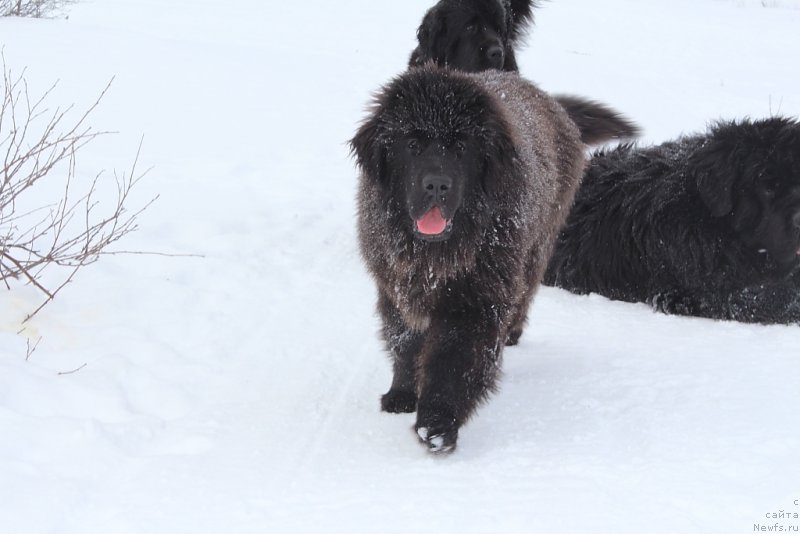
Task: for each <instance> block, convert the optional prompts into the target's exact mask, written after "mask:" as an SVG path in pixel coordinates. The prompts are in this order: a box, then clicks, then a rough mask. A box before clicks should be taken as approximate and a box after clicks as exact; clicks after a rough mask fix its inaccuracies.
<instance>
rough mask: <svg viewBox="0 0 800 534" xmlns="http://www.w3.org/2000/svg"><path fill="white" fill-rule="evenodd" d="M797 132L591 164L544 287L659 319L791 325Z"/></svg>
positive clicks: (693, 140)
mask: <svg viewBox="0 0 800 534" xmlns="http://www.w3.org/2000/svg"><path fill="white" fill-rule="evenodd" d="M798 254H800V124H798V123H797V122H796V121H794V120H789V119H785V118H779V117H774V118H769V119H764V120H757V121H750V120H742V121H739V122H722V123H719V124H717V125H715V126H713V127H712V128H711V129H710V131H709V132H708V133H706V134H703V135H696V136H692V137H684V138H681V139H678V140H677V141H675V142H670V143H665V144H662V145H658V146H654V147H650V148H636V147H633V146H621V147H619V148H616V149H614V150H610V151H603V152H599V153H597V154H595V155H594V156H593V157H592V159H591V161H590V165H589V169H588V171H587V173H586V175H585V177H584V180H583V185H582V186H581V189H580V192H579V193H578V194H577V196H576V200H575V206H574V207H573V209H572V212H571V214H570V216H569V219H568V221H567V224H566V226H565V227H564V229H563V230H562V232H561V234H560V236H559V238H558V241H557V244H556V250H555V253H554V255H553V258H552V260H551V262H550V265H549V267H548V271H547V274H546V277H545V283H547V284H549V285H555V286H558V287H562V288H565V289H568V290H570V291H573V292H575V293H589V292H595V293H599V294H601V295H605V296H606V297H609V298H611V299H617V300H625V301H630V302H647V303H649V304H651V305H652V306H653V307H654V308H655V309H657V310H660V311H663V312H665V313H673V314H681V315H694V316H700V317H710V318H714V319H732V320H737V321H745V322H759V323H797V322H798V321H800V279H799V278H800V276H799V275H798V265H799V264H800V261H799V260H798Z"/></svg>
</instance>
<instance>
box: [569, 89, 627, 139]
mask: <svg viewBox="0 0 800 534" xmlns="http://www.w3.org/2000/svg"><path fill="white" fill-rule="evenodd" d="M556 100H557V101H558V103H559V104H561V106H562V107H563V108H564V109H565V110H566V112H567V115H569V118H570V119H572V122H574V123H575V125H576V126H577V127H578V130H580V132H581V141H583V142H584V143H585V144H587V145H598V144H601V143H605V142H606V141H611V140H615V139H633V138H635V137H638V136H639V134H640V133H641V129H640V128H639V126H638V125H637V124H636V123H635V122H633V121H631V120H629V119H627V118H625V117H624V116H623V115H622V114H620V113H619V112H617V111H615V110H614V109H612V108H610V107H608V106H606V105H605V104H601V103H600V102H595V101H593V100H587V99H585V98H581V97H579V96H573V95H558V96H556Z"/></svg>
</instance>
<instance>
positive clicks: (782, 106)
mask: <svg viewBox="0 0 800 534" xmlns="http://www.w3.org/2000/svg"><path fill="white" fill-rule="evenodd" d="M432 3H433V0H403V1H402V2H400V1H384V0H347V1H346V2H332V1H330V0H304V1H301V2H278V1H276V0H269V1H262V0H230V1H228V2H225V3H221V2H219V1H210V0H191V1H190V0H169V1H164V0H159V1H156V0H95V1H83V2H80V3H78V4H75V5H74V6H72V7H71V8H70V9H69V18H68V19H63V18H62V19H58V20H31V19H13V18H5V19H0V44H2V46H3V48H4V54H5V57H6V62H7V64H8V66H9V67H10V68H11V69H13V70H14V71H15V72H19V71H20V70H21V69H22V68H24V67H27V69H28V70H27V73H26V78H27V80H28V84H29V87H30V90H31V92H32V93H33V94H41V93H42V92H44V90H46V89H47V87H49V86H50V85H51V84H52V83H53V82H54V81H55V80H57V79H58V80H60V82H59V85H58V86H57V88H56V89H55V90H54V92H53V93H52V95H51V96H50V98H49V99H48V102H49V103H50V105H51V107H55V106H58V105H61V106H65V105H68V104H71V103H75V104H76V106H77V109H79V110H80V109H85V107H86V106H88V105H89V104H91V102H92V101H93V100H94V99H95V98H96V97H97V95H98V94H99V92H100V90H101V89H102V88H103V87H104V86H105V84H106V83H107V82H108V80H109V79H110V78H111V77H112V76H116V79H115V81H114V82H113V84H112V87H111V89H110V91H109V93H108V94H107V95H106V97H105V98H104V99H103V101H102V103H101V105H100V107H99V108H98V109H97V110H96V112H95V113H94V114H93V115H92V116H91V118H90V124H91V125H92V126H94V127H95V128H97V129H101V130H114V131H118V132H119V134H117V135H113V136H108V137H104V138H101V139H98V140H97V141H95V142H94V143H92V144H90V145H88V146H86V147H85V148H83V149H82V150H81V151H80V152H79V154H78V158H79V161H78V168H79V171H80V172H81V173H82V174H85V175H89V176H93V175H94V174H95V173H96V172H98V171H99V170H101V169H106V170H107V171H108V172H110V171H113V170H117V172H123V171H126V170H128V169H129V167H130V164H131V163H132V161H133V158H134V156H135V153H136V147H137V145H138V142H139V139H140V137H141V136H142V135H144V146H143V149H142V155H141V158H140V162H139V164H140V168H146V167H151V166H152V167H153V169H152V171H151V172H150V173H149V174H148V175H147V176H146V177H145V178H144V179H143V180H142V182H141V183H140V184H139V186H138V187H137V192H136V197H135V199H134V200H135V201H136V202H139V203H141V202H144V201H146V200H147V199H149V198H151V197H153V196H155V195H158V194H160V198H159V199H158V201H157V202H156V203H155V204H154V205H153V206H151V207H150V209H148V210H147V211H146V212H145V213H144V214H143V215H141V216H140V218H139V225H140V230H139V231H138V232H137V233H135V234H133V235H130V236H128V238H127V239H125V240H124V241H123V242H121V243H119V245H118V248H119V249H125V250H133V251H154V252H162V253H169V254H193V255H201V256H202V257H165V256H155V255H144V256H143V255H119V256H109V257H105V258H103V259H102V260H101V261H100V262H99V263H97V264H95V265H93V266H91V267H88V268H86V269H85V270H83V271H82V272H79V273H78V276H77V277H76V279H75V281H74V282H73V283H72V284H71V285H69V286H68V287H67V288H66V289H65V290H64V291H63V292H62V293H61V294H60V295H59V296H58V297H57V299H56V300H55V301H54V302H52V303H51V304H49V305H48V306H47V307H46V308H44V310H43V311H42V312H41V313H39V314H38V315H37V316H36V317H35V318H34V319H33V320H32V321H31V322H30V323H29V324H28V325H27V326H26V328H25V330H24V331H23V333H21V334H18V333H17V332H18V331H19V330H20V328H21V327H22V325H21V321H22V319H23V318H24V316H25V314H26V313H28V312H30V311H31V310H32V309H33V308H35V307H36V306H37V305H38V304H39V302H40V300H39V295H37V294H36V293H35V292H34V291H33V290H32V289H31V288H25V287H22V288H20V287H18V286H17V287H14V288H13V289H12V290H10V291H7V290H3V291H2V292H0V331H1V332H2V333H0V532H2V533H7V534H12V533H13V534H20V533H76V534H78V533H79V534H89V533H103V534H112V533H131V534H134V533H135V534H145V533H147V534H159V533H169V534H178V533H190V532H191V533H235V534H238V533H284V532H286V533H289V532H319V533H331V532H346V533H362V532H363V533H375V532H380V533H394V532H398V533H399V532H403V533H408V532H423V531H430V532H440V533H442V532H446V533H456V532H457V533H473V532H474V533H484V532H487V533H488V532H497V533H509V532H565V533H574V532H599V533H610V532H614V533H641V532H649V533H676V532H688V533H705V532H709V533H710V532H714V533H740V532H741V533H746V532H753V531H754V525H755V526H758V525H759V524H760V525H767V524H769V525H775V524H776V522H777V523H780V524H781V525H782V526H785V527H786V530H787V531H788V529H789V528H792V527H793V526H794V527H795V528H798V529H800V527H798V525H800V521H799V520H794V519H786V518H785V517H786V515H785V513H786V512H791V513H800V506H797V504H796V503H797V499H800V417H798V406H799V405H800V356H799V355H798V354H799V351H798V345H799V344H800V329H798V328H797V327H783V326H774V327H761V326H751V325H741V324H735V323H726V322H713V321H709V320H704V319H693V318H679V317H667V316H663V315H658V314H654V313H652V312H651V311H650V310H649V309H648V308H647V307H645V306H644V305H631V304H624V303H618V302H610V301H608V300H606V299H603V298H600V297H597V296H589V297H577V296H573V295H570V294H568V293H566V292H563V291H560V290H554V289H550V288H544V289H542V291H541V292H540V294H539V296H538V298H537V299H536V301H535V303H534V306H533V313H532V317H531V323H530V326H529V328H528V330H527V331H526V333H525V335H524V336H523V338H522V340H521V343H520V345H519V346H518V347H514V348H510V349H508V350H507V351H506V352H505V362H504V369H505V376H504V378H503V380H502V385H501V391H500V392H499V393H498V394H497V395H495V396H494V397H493V398H492V399H491V401H490V402H489V403H488V404H487V405H485V406H484V407H482V408H481V409H480V410H479V411H478V413H477V416H476V417H475V418H474V419H473V420H471V421H470V422H469V423H468V424H467V426H465V427H464V428H463V429H462V431H461V434H460V440H459V448H458V450H457V451H456V452H455V453H454V454H453V455H452V456H449V457H445V458H436V457H432V456H431V455H429V454H428V453H427V452H426V451H425V450H424V449H423V447H421V446H420V445H419V444H418V443H417V441H416V438H415V436H414V434H413V433H412V431H411V426H412V424H413V420H414V418H413V415H401V416H397V415H388V414H382V413H380V412H379V409H378V406H379V405H378V399H379V396H380V395H381V394H382V393H383V392H385V391H386V389H387V388H388V385H389V382H390V366H389V361H388V359H387V358H386V356H385V354H384V353H383V350H382V346H381V343H380V342H379V339H378V335H377V332H378V321H377V318H376V316H375V314H374V309H373V307H374V302H373V301H374V296H375V295H374V287H373V285H372V282H371V280H370V279H369V277H368V276H367V275H366V273H365V270H364V268H363V266H362V264H361V262H360V259H359V255H358V250H357V244H356V239H355V224H356V219H355V210H354V198H355V183H356V171H355V168H354V164H353V161H352V160H351V159H350V158H349V156H348V147H347V144H346V142H347V140H348V139H349V138H350V137H351V136H352V134H353V133H354V131H355V129H356V128H357V125H358V124H359V122H360V121H361V120H362V119H363V117H364V115H365V106H366V104H367V102H368V100H369V98H370V94H371V92H372V91H373V90H375V89H376V88H378V87H379V86H380V85H381V84H383V83H384V82H386V81H388V80H389V79H390V78H391V77H392V76H394V75H396V74H398V73H400V72H401V71H403V70H404V68H405V64H406V61H407V58H408V54H409V53H410V51H411V50H412V48H413V47H414V44H415V31H416V28H417V26H418V24H419V22H420V20H421V18H422V16H423V14H424V12H425V10H426V9H427V8H428V7H430V5H431V4H432ZM536 17H537V25H536V29H535V30H534V31H533V33H532V35H531V38H530V39H529V46H527V47H526V48H525V49H523V50H522V51H521V52H520V53H519V54H518V59H519V63H520V68H521V71H522V73H523V75H524V76H526V77H527V78H529V79H532V80H534V81H536V82H537V83H538V84H539V85H541V86H542V87H543V88H545V89H546V90H549V91H553V92H572V93H576V94H581V95H585V96H589V97H592V98H595V99H598V100H601V101H604V102H606V103H608V104H611V105H613V106H615V107H616V108H618V109H620V110H622V111H624V112H625V113H626V114H627V115H628V116H629V117H631V118H633V119H635V120H637V121H638V122H639V123H640V124H641V125H642V126H643V127H644V129H645V135H644V142H646V143H650V142H661V141H664V140H666V139H669V138H672V137H675V136H677V135H679V134H681V133H682V132H687V133H688V132H694V131H698V130H703V129H704V128H705V126H706V124H707V123H708V122H709V121H711V120H713V119H716V118H734V117H743V116H751V117H763V116H768V115H770V114H771V113H778V112H780V113H783V114H787V115H791V116H798V115H800V69H799V68H798V58H800V1H797V0H792V1H789V0H786V1H777V2H760V1H737V0H730V1H724V0H670V1H655V0H647V1H642V0H605V1H603V2H597V1H593V0H571V1H567V0H553V1H551V2H547V3H545V4H544V6H543V7H542V8H541V9H540V10H539V11H537V13H536ZM107 176H111V175H109V174H108V173H107ZM104 200H107V201H109V202H112V201H113V198H111V197H109V198H107V199H104ZM39 337H41V342H40V344H39V346H38V348H37V349H36V350H35V352H34V353H33V354H32V355H31V356H30V358H29V359H28V360H27V361H26V339H28V338H30V339H32V340H36V339H38V338H39ZM84 364H85V366H84ZM82 366H83V367H82ZM79 368H80V369H79ZM76 369H79V370H77V371H76V372H74V373H70V374H59V373H63V372H67V371H72V370H76ZM781 511H783V512H785V513H784V518H783V519H777V520H776V519H772V518H771V517H772V515H771V514H776V515H780V512H781Z"/></svg>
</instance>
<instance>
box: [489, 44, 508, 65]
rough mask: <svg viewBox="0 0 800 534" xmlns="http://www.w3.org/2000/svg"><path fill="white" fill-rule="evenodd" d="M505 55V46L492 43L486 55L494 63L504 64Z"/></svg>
mask: <svg viewBox="0 0 800 534" xmlns="http://www.w3.org/2000/svg"><path fill="white" fill-rule="evenodd" d="M503 55H504V54H503V47H502V46H500V45H492V46H490V47H489V48H487V49H486V57H487V58H489V61H491V62H492V63H494V64H502V63H503Z"/></svg>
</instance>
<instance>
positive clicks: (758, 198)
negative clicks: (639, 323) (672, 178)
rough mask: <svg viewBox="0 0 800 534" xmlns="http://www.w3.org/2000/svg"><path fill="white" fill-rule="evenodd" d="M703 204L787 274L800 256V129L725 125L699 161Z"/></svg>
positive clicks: (765, 123)
mask: <svg viewBox="0 0 800 534" xmlns="http://www.w3.org/2000/svg"><path fill="white" fill-rule="evenodd" d="M690 169H692V170H693V172H694V177H695V179H696V183H697V190H698V193H699V195H700V198H701V199H702V200H703V202H704V203H705V205H706V207H707V208H708V209H709V211H710V212H711V215H712V216H714V217H727V218H729V220H730V224H731V225H732V227H733V229H734V231H735V232H736V233H737V234H738V235H739V236H740V238H741V239H742V240H743V241H744V243H745V244H746V245H747V246H748V247H751V248H753V249H754V250H757V251H759V252H762V253H766V254H767V255H768V257H769V258H770V259H771V260H772V262H773V263H774V264H775V265H776V266H777V267H778V269H779V270H780V271H781V272H788V271H790V270H792V269H793V268H795V267H796V266H797V265H798V262H799V260H798V256H799V255H800V124H798V123H797V122H796V121H794V120H790V119H786V118H780V117H773V118H769V119H764V120H758V121H750V120H744V121H740V122H735V123H721V124H718V125H716V126H715V127H714V128H713V129H712V133H711V135H710V137H709V140H708V141H707V142H706V143H705V144H704V145H703V147H702V148H701V149H700V150H699V151H698V152H697V153H696V154H695V155H694V156H693V158H692V160H691V161H690Z"/></svg>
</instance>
